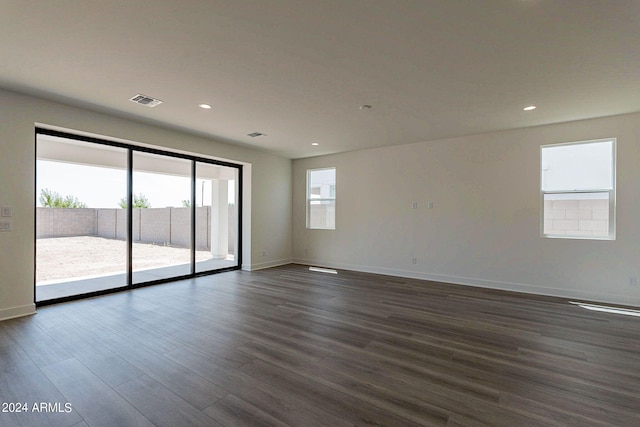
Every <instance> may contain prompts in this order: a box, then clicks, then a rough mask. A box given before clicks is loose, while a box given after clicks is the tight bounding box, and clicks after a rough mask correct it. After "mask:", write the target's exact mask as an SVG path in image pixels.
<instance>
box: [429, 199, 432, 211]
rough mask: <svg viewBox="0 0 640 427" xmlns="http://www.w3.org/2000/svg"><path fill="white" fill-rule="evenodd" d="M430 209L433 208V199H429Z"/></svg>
mask: <svg viewBox="0 0 640 427" xmlns="http://www.w3.org/2000/svg"><path fill="white" fill-rule="evenodd" d="M428 206H429V209H433V202H432V201H431V200H429V205H428Z"/></svg>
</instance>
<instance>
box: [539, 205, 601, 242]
mask: <svg viewBox="0 0 640 427" xmlns="http://www.w3.org/2000/svg"><path fill="white" fill-rule="evenodd" d="M544 218H545V221H544V229H545V232H546V233H547V234H556V235H563V234H570V235H573V236H594V235H596V236H600V235H603V234H606V233H607V232H608V230H609V201H608V200H603V199H593V200H546V201H545V202H544Z"/></svg>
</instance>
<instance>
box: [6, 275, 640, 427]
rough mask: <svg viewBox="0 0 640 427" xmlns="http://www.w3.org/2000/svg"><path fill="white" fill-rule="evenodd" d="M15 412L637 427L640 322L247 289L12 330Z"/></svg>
mask: <svg viewBox="0 0 640 427" xmlns="http://www.w3.org/2000/svg"><path fill="white" fill-rule="evenodd" d="M0 403H2V406H3V408H0V409H4V410H11V411H13V412H0V425H1V426H30V427H31V426H76V425H77V426H109V427H115V426H117V427H122V426H145V425H157V426H170V427H176V426H190V425H193V426H286V425H290V426H347V425H358V426H419V425H446V426H482V425H489V426H554V425H558V426H566V425H575V426H592V425H593V426H598V425H617V426H635V425H640V415H639V412H640V318H638V317H626V316H620V315H614V314H606V313H597V312H590V311H587V310H584V309H582V308H580V307H577V306H575V305H570V304H568V303H567V302H566V301H564V300H561V299H555V298H543V297H527V296H523V295H518V294H514V293H507V292H499V291H491V290H485V289H477V288H471V287H463V286H455V285H447V284H442V283H433V282H424V281H419V280H410V279H401V278H394V277H387V276H379V275H373V274H364V273H354V272H346V271H340V272H339V274H338V275H333V274H326V273H318V272H310V271H308V269H307V268H306V267H303V266H298V265H290V266H285V267H279V268H273V269H269V270H262V271H257V272H252V273H249V272H241V271H236V272H229V273H223V274H218V275H214V276H208V277H202V278H198V279H193V280H187V281H182V282H176V283H171V284H165V285H158V286H153V287H148V288H142V289H137V290H135V291H132V292H125V293H119V294H113V295H108V296H103V297H97V298H93V299H88V300H83V301H76V302H71V303H65V304H60V305H54V306H49V307H44V308H41V309H39V310H38V314H37V315H35V316H31V317H27V318H21V319H14V320H9V321H5V322H0ZM17 403H19V404H20V408H21V409H25V406H23V404H26V409H27V411H26V412H20V413H17V412H15V410H16V407H15V406H16V405H13V406H11V404H17ZM41 403H44V404H45V406H43V407H41V406H40V404H41ZM65 405H67V406H65ZM34 406H36V408H38V409H40V408H44V410H43V411H34ZM65 410H67V411H68V412H65Z"/></svg>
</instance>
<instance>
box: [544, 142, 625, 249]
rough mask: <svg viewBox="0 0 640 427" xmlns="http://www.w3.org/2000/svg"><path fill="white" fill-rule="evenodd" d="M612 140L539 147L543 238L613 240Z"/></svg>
mask: <svg viewBox="0 0 640 427" xmlns="http://www.w3.org/2000/svg"><path fill="white" fill-rule="evenodd" d="M615 148H616V140H615V139H614V138H611V139H605V140H598V141H586V142H577V143H570V144H555V145H543V146H542V147H541V153H540V154H541V155H540V159H541V171H540V178H541V179H540V181H541V201H542V224H541V229H542V236H544V237H565V238H587V239H609V240H613V239H615V177H616V171H615V157H616V156H615Z"/></svg>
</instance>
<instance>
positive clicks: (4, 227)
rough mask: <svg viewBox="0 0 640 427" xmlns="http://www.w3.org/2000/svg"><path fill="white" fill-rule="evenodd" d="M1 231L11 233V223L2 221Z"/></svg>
mask: <svg viewBox="0 0 640 427" xmlns="http://www.w3.org/2000/svg"><path fill="white" fill-rule="evenodd" d="M0 231H11V221H9V220H3V221H0Z"/></svg>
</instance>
